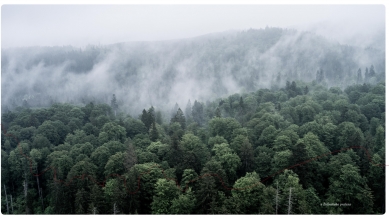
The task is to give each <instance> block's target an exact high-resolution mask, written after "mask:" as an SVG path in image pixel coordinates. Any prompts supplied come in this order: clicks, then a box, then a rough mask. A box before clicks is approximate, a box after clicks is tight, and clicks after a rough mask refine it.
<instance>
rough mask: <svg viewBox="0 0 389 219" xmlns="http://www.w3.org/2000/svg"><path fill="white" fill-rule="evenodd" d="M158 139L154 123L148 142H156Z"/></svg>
mask: <svg viewBox="0 0 389 219" xmlns="http://www.w3.org/2000/svg"><path fill="white" fill-rule="evenodd" d="M158 137H159V133H158V130H157V127H156V126H155V122H153V126H152V127H151V133H150V140H151V141H157V140H158Z"/></svg>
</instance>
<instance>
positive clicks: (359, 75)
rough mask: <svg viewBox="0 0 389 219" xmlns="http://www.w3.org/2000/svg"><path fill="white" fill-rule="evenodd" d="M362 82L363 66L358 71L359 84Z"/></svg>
mask: <svg viewBox="0 0 389 219" xmlns="http://www.w3.org/2000/svg"><path fill="white" fill-rule="evenodd" d="M360 83H362V71H361V68H359V69H358V72H357V84H360Z"/></svg>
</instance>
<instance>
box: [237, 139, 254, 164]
mask: <svg viewBox="0 0 389 219" xmlns="http://www.w3.org/2000/svg"><path fill="white" fill-rule="evenodd" d="M239 158H240V160H241V161H242V167H243V172H250V171H252V169H253V164H254V150H253V146H252V145H251V143H250V142H249V139H247V138H246V139H245V140H244V141H243V144H242V145H241V147H240V149H239Z"/></svg>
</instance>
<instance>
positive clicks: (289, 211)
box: [288, 187, 292, 214]
mask: <svg viewBox="0 0 389 219" xmlns="http://www.w3.org/2000/svg"><path fill="white" fill-rule="evenodd" d="M291 210H292V187H290V188H289V201H288V214H290V213H291Z"/></svg>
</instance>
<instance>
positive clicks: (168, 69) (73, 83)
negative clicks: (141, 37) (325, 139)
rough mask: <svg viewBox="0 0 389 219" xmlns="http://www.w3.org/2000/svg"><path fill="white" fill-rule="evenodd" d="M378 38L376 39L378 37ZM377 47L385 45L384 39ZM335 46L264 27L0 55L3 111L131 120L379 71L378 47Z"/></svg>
mask: <svg viewBox="0 0 389 219" xmlns="http://www.w3.org/2000/svg"><path fill="white" fill-rule="evenodd" d="M381 34H382V33H381ZM383 43H384V41H383ZM381 44H382V42H381V43H379V42H377V43H376V44H369V46H368V47H363V46H361V47H358V46H351V45H345V44H340V43H338V42H334V41H333V40H328V39H327V38H325V37H323V36H320V35H317V34H314V33H312V32H305V31H297V30H293V29H281V28H265V29H257V30H255V29H250V30H246V31H228V32H221V33H215V34H209V35H203V36H200V37H195V38H188V39H182V40H169V41H156V42H130V43H118V44H112V45H105V46H88V47H86V48H83V49H80V48H75V47H71V46H67V47H25V48H9V49H2V76H1V77H2V82H1V83H2V84H1V86H2V97H1V98H2V111H3V112H4V110H6V109H12V108H14V107H16V106H18V105H22V104H23V102H24V103H26V102H27V103H28V105H29V106H31V107H42V106H48V105H50V104H52V103H54V102H68V103H72V104H76V105H84V104H87V103H89V102H91V101H94V102H97V103H107V104H110V101H111V98H112V94H115V95H116V97H117V99H118V103H119V109H120V110H121V111H122V112H124V113H126V114H131V115H132V116H137V115H139V114H140V113H141V111H142V109H144V108H149V107H150V106H151V105H152V106H154V107H155V108H157V109H160V110H162V111H165V112H166V111H170V110H171V109H172V108H173V107H174V105H175V103H178V105H179V106H180V107H181V108H182V109H183V108H185V106H186V104H187V102H188V100H189V99H190V100H191V102H192V103H193V102H194V101H195V100H198V101H201V102H206V101H207V100H214V99H216V98H221V97H227V96H228V95H231V94H234V93H241V92H251V91H256V90H258V89H260V88H268V89H272V88H280V87H284V85H285V83H286V81H293V80H301V81H306V82H311V81H312V80H315V78H316V72H317V70H319V69H322V70H323V72H324V74H325V84H326V85H327V86H338V87H341V88H344V87H345V86H348V85H351V84H355V83H356V74H357V70H358V69H359V68H361V69H362V73H364V71H365V68H370V66H371V65H374V68H375V71H376V72H377V73H379V74H382V73H383V72H384V71H385V49H384V48H385V47H384V45H381Z"/></svg>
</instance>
